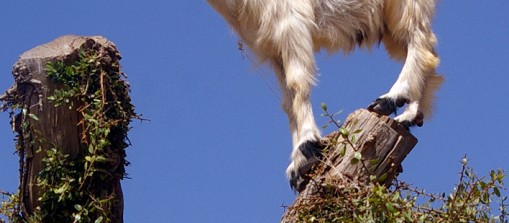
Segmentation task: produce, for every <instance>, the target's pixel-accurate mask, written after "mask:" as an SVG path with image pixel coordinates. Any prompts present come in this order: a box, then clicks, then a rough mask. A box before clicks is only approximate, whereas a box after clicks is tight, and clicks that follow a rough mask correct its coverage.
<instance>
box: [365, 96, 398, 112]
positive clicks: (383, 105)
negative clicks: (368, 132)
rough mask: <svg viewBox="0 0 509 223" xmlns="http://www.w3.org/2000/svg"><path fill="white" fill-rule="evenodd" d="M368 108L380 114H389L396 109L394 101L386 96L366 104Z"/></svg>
mask: <svg viewBox="0 0 509 223" xmlns="http://www.w3.org/2000/svg"><path fill="white" fill-rule="evenodd" d="M368 110H369V111H372V112H376V113H378V114H380V115H390V114H391V113H393V112H395V111H396V103H394V101H393V100H391V99H387V98H378V99H376V100H375V101H374V102H373V103H371V104H370V105H369V106H368Z"/></svg>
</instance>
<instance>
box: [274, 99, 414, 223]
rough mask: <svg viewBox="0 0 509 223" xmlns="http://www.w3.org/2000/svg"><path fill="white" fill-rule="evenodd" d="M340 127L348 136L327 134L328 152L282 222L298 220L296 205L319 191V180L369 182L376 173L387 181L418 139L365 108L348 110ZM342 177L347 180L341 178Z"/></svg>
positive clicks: (399, 169) (392, 121)
mask: <svg viewBox="0 0 509 223" xmlns="http://www.w3.org/2000/svg"><path fill="white" fill-rule="evenodd" d="M342 127H343V128H345V129H346V130H348V137H347V138H348V140H345V139H344V138H343V136H345V134H343V135H340V134H339V133H334V134H331V135H329V136H328V137H327V138H329V139H330V141H331V146H329V149H328V153H327V154H325V155H324V158H323V162H321V163H320V164H319V165H317V167H315V168H314V169H315V173H314V174H312V176H313V178H312V179H311V180H310V183H309V184H308V185H307V186H306V189H305V190H304V191H302V192H301V193H300V194H299V195H298V197H297V198H296V200H295V201H294V203H293V204H292V205H291V206H290V207H289V208H288V209H287V211H286V213H285V214H284V216H283V218H282V220H281V222H282V223H294V222H297V218H298V208H295V207H298V206H299V205H301V204H305V203H306V197H308V196H310V195H314V194H317V193H320V192H319V190H318V189H317V188H318V187H319V186H318V185H320V184H321V183H322V182H325V181H327V182H331V181H332V182H368V181H370V178H372V176H376V177H377V178H378V180H379V182H380V183H381V184H386V185H388V184H390V183H391V181H392V180H393V179H394V178H395V177H396V176H397V175H398V174H399V173H400V172H401V171H402V168H401V162H403V159H404V158H405V157H406V155H407V154H408V153H409V152H410V151H411V150H412V148H413V147H414V146H415V145H416V144H417V139H416V138H415V137H414V136H413V135H411V134H410V133H409V132H408V130H407V129H406V128H404V127H403V126H401V125H399V124H398V123H397V122H395V121H394V120H393V119H391V118H389V117H387V116H380V115H378V114H376V113H373V112H369V111H367V110H365V109H360V110H357V111H355V112H354V113H352V114H350V116H349V117H348V118H347V120H346V122H345V123H344V124H343V126H342ZM353 136H355V138H356V139H355V140H352V137H353ZM343 147H345V148H346V149H342V148H343ZM342 151H344V155H342V154H341V153H342ZM356 152H358V153H360V154H361V155H362V159H361V161H358V162H355V161H352V160H355V158H354V157H355V155H356ZM357 156H358V154H357ZM345 178H347V179H349V180H348V181H345V180H342V179H345ZM331 179H332V180H331ZM334 179H337V180H334ZM344 186H346V187H348V186H349V185H344Z"/></svg>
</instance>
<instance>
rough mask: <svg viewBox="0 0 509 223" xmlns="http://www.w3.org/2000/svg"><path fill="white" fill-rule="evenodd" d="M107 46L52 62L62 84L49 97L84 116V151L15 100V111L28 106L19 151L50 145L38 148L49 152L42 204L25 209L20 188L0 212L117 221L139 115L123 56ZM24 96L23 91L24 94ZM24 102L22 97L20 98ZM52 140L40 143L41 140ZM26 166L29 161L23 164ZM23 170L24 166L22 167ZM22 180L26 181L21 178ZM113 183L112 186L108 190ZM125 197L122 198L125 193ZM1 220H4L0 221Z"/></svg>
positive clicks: (16, 217)
mask: <svg viewBox="0 0 509 223" xmlns="http://www.w3.org/2000/svg"><path fill="white" fill-rule="evenodd" d="M110 54H111V52H108V51H104V50H102V49H97V48H94V49H91V50H81V51H80V53H79V55H78V58H79V59H78V61H76V62H74V63H70V64H69V63H67V62H65V61H53V62H49V63H47V64H46V74H47V77H48V78H49V79H51V80H52V81H53V82H54V83H56V84H58V85H59V86H60V87H59V89H58V90H55V91H54V92H53V94H52V95H51V96H49V97H48V98H47V99H48V100H49V101H50V102H51V103H52V104H53V105H54V106H56V107H59V106H66V107H67V108H69V109H71V110H74V111H77V112H78V113H79V114H80V115H79V116H80V120H79V123H77V124H78V126H79V131H80V132H79V134H80V139H81V140H80V141H81V145H80V147H81V150H80V151H81V152H80V154H78V155H77V156H76V157H70V156H69V155H68V154H65V152H63V150H62V149H63V148H58V146H55V145H53V143H51V142H50V139H44V138H42V137H41V136H40V133H39V132H37V131H35V130H34V129H32V127H31V126H30V124H29V123H30V122H27V121H26V120H25V119H26V118H27V117H29V118H32V119H34V120H35V121H37V120H38V117H36V116H35V115H32V114H30V113H29V112H26V111H27V109H26V108H24V106H25V105H22V104H21V103H13V102H12V101H11V102H10V104H9V106H10V108H11V109H12V111H11V114H12V113H14V111H15V110H16V109H20V108H21V110H22V112H21V115H20V116H15V117H16V118H15V119H19V118H20V119H21V121H20V122H21V123H22V126H20V127H21V128H19V129H20V130H18V134H19V135H18V143H17V144H18V146H17V147H18V149H17V150H18V153H19V154H20V160H24V156H25V155H24V151H22V148H23V145H27V143H29V144H30V145H50V146H49V147H48V148H42V147H41V148H37V150H36V152H38V153H45V157H44V158H43V160H42V163H43V169H42V170H41V172H39V174H38V177H37V183H36V184H37V186H38V187H39V188H40V191H42V193H41V194H39V198H38V201H39V206H38V207H37V208H36V210H35V211H34V213H25V211H24V210H23V207H22V206H23V205H20V197H22V196H20V195H19V193H18V194H15V195H12V196H11V198H10V199H9V201H5V202H2V210H0V213H2V214H3V213H4V212H5V213H8V211H6V210H4V209H11V210H10V211H9V213H13V214H6V216H7V217H9V219H10V220H11V221H12V222H83V223H88V222H95V223H99V222H112V219H115V217H118V216H112V215H114V214H112V211H111V210H112V209H115V208H116V207H119V205H120V206H121V205H122V202H123V201H122V200H119V197H118V196H121V195H119V194H115V191H114V190H112V189H111V188H112V186H111V185H113V184H114V183H115V182H119V180H121V179H123V178H124V177H126V173H125V166H127V165H129V163H128V162H127V161H126V160H125V156H126V154H125V149H126V148H127V147H128V145H129V140H128V138H127V132H128V131H129V123H130V121H131V120H132V119H133V118H139V116H138V115H137V114H136V113H135V112H134V106H133V105H132V104H131V100H130V97H129V94H128V93H129V85H128V83H127V82H126V81H125V80H124V79H123V78H122V77H123V73H122V72H121V71H120V65H119V63H118V59H119V56H118V58H117V55H110ZM18 97H19V96H18ZM17 101H22V100H17ZM42 141H44V142H46V143H37V142H42ZM21 165H23V166H24V165H26V164H23V163H22V164H21ZM21 169H23V167H22V168H21ZM21 184H22V183H21ZM105 188H110V189H105ZM120 199H121V197H120ZM0 222H1V220H0Z"/></svg>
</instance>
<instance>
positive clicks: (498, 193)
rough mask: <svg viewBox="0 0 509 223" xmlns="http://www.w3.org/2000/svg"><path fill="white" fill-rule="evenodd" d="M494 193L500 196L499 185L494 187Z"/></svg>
mask: <svg viewBox="0 0 509 223" xmlns="http://www.w3.org/2000/svg"><path fill="white" fill-rule="evenodd" d="M493 193H494V194H495V195H496V196H497V197H500V190H499V189H498V187H494V188H493Z"/></svg>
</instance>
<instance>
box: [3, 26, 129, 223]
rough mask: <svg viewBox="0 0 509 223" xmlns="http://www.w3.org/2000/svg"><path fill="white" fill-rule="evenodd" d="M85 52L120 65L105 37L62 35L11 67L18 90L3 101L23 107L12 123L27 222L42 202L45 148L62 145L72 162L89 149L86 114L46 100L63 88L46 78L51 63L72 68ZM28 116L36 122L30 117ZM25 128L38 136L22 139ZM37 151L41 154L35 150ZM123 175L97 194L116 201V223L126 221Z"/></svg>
mask: <svg viewBox="0 0 509 223" xmlns="http://www.w3.org/2000/svg"><path fill="white" fill-rule="evenodd" d="M86 50H95V51H98V52H99V53H100V55H101V56H102V57H103V58H101V60H102V61H103V62H104V61H106V63H118V60H119V59H120V54H119V53H118V51H117V49H116V46H115V45H114V44H113V43H112V42H110V41H108V40H107V39H106V38H104V37H101V36H92V37H81V36H71V35H69V36H63V37H60V38H58V39H56V40H54V41H52V42H50V43H47V44H44V45H41V46H38V47H35V48H33V49H31V50H29V51H27V52H25V53H23V54H22V55H21V56H20V58H19V60H18V61H17V62H16V64H15V65H14V68H13V76H14V79H15V84H14V86H12V87H11V88H10V89H9V90H7V92H6V94H4V95H2V96H0V99H1V100H2V101H7V102H11V103H17V104H20V105H22V107H24V108H25V109H24V110H23V111H22V112H21V113H20V114H17V115H16V116H14V118H13V121H12V123H11V124H12V126H13V130H14V131H16V132H17V133H18V145H17V150H18V151H17V152H18V153H19V155H20V165H21V166H20V195H19V197H20V208H21V215H22V216H23V217H24V218H25V219H26V218H28V217H29V216H30V215H32V214H33V213H34V211H35V210H36V208H37V207H38V205H39V201H38V198H39V196H40V195H41V193H42V191H41V189H40V188H39V187H38V185H37V176H38V174H39V173H40V171H41V170H42V168H43V161H42V159H44V157H45V156H46V153H45V150H47V149H49V148H55V147H58V148H60V149H61V150H62V152H63V153H64V154H67V155H69V160H73V159H74V158H76V157H78V156H83V152H84V151H83V150H86V149H87V148H83V142H82V137H83V135H82V131H83V128H82V127H80V126H82V125H79V124H78V123H79V121H80V120H81V119H82V114H81V113H80V112H79V111H77V110H76V108H75V107H74V108H71V109H70V108H69V106H65V105H64V106H58V107H57V106H55V105H54V104H52V103H51V102H50V101H49V100H48V96H50V95H52V94H53V92H54V91H55V90H56V89H61V88H62V84H56V83H54V82H53V81H51V80H50V79H49V78H47V74H46V71H45V68H46V65H47V63H48V62H50V61H62V62H64V64H72V63H74V62H76V61H77V60H78V59H79V55H80V51H86ZM77 103H79V102H77ZM22 113H23V115H22ZM26 114H30V115H32V116H31V117H36V118H26V117H27V115H26ZM23 117H24V118H23ZM27 124H28V125H27ZM23 126H30V130H29V131H31V132H36V133H37V135H36V136H37V137H33V136H30V137H27V136H26V135H25V136H23V135H22V134H24V131H22V128H23ZM19 139H21V140H19ZM38 139H45V140H43V141H41V140H38ZM38 149H42V151H36V150H38ZM122 153H123V151H122ZM122 153H120V154H114V156H115V157H117V158H118V160H119V161H118V163H117V164H115V165H117V167H116V168H122V171H123V168H124V164H125V161H124V157H125V154H122ZM122 177H123V176H114V177H111V179H108V181H107V182H105V183H104V184H103V185H102V186H103V188H96V189H94V190H96V191H98V192H97V193H98V194H102V195H101V199H109V198H111V197H113V199H114V203H113V205H111V207H109V208H110V210H106V211H107V212H108V213H110V214H109V216H110V217H111V219H110V220H111V221H112V222H123V197H122V188H121V185H120V180H121V178H122ZM76 180H78V179H76ZM105 184H108V185H105Z"/></svg>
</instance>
